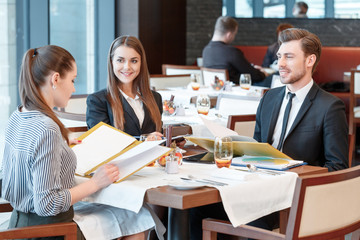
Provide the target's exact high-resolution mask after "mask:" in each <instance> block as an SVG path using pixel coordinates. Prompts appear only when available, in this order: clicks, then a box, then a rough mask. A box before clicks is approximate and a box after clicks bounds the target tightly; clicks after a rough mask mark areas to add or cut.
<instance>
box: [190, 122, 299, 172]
mask: <svg viewBox="0 0 360 240" xmlns="http://www.w3.org/2000/svg"><path fill="white" fill-rule="evenodd" d="M202 120H203V122H204V124H205V126H206V127H207V128H208V129H209V130H210V132H211V133H212V134H213V135H214V138H215V136H220V137H225V136H229V137H231V138H232V140H233V152H234V156H240V158H234V159H233V161H232V162H233V163H232V164H233V165H238V166H246V165H247V164H253V165H255V166H257V167H265V168H273V169H288V168H290V167H294V166H299V165H302V164H304V163H303V161H295V160H292V159H291V158H290V157H289V156H287V155H286V154H285V153H283V152H281V151H279V150H278V149H276V148H274V147H273V146H272V145H270V144H268V143H259V142H257V141H256V140H255V139H253V138H251V137H246V136H240V135H238V133H237V132H235V131H232V130H230V129H228V128H226V127H224V126H221V125H219V124H217V123H215V122H213V121H210V120H207V119H205V118H202ZM185 138H186V139H187V140H189V141H191V142H193V143H195V144H197V145H199V146H201V147H203V148H205V149H206V150H208V151H209V152H214V138H203V137H185ZM241 156H244V157H241ZM245 156H246V157H245ZM251 157H253V159H251V160H250V158H251ZM271 165H272V166H271Z"/></svg>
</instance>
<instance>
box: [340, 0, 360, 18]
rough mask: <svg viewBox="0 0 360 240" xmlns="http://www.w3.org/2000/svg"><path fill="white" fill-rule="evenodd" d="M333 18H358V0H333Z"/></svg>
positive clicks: (359, 7) (359, 6) (359, 3)
mask: <svg viewBox="0 0 360 240" xmlns="http://www.w3.org/2000/svg"><path fill="white" fill-rule="evenodd" d="M335 18H357V19H359V18H360V2H359V1H358V0H335Z"/></svg>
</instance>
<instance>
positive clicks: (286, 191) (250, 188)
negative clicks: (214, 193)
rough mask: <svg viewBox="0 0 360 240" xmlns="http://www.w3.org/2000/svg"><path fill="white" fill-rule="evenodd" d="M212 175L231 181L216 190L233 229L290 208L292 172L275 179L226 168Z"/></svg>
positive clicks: (293, 179) (294, 178) (277, 176)
mask: <svg viewBox="0 0 360 240" xmlns="http://www.w3.org/2000/svg"><path fill="white" fill-rule="evenodd" d="M213 176H214V177H216V178H221V177H222V178H224V179H225V178H226V179H229V180H231V181H232V184H229V185H228V186H225V187H217V188H218V190H219V192H220V195H221V199H222V202H223V205H224V208H225V211H226V214H227V215H228V217H229V219H230V222H231V223H232V225H233V226H234V227H237V226H239V225H241V224H246V223H248V222H251V221H253V220H256V219H258V218H260V217H263V216H266V215H268V214H270V213H272V212H275V211H279V210H282V209H285V208H289V207H290V206H291V203H292V198H293V194H294V189H295V183H296V178H297V174H296V173H292V172H286V173H285V174H281V175H276V176H274V175H269V174H264V173H247V172H242V171H237V170H234V169H228V168H221V169H219V170H218V171H215V172H214V173H213Z"/></svg>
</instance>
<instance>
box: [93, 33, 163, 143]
mask: <svg viewBox="0 0 360 240" xmlns="http://www.w3.org/2000/svg"><path fill="white" fill-rule="evenodd" d="M149 76H150V75H149V71H148V68H147V63H146V56H145V51H144V48H143V46H142V44H141V42H140V41H139V40H138V39H137V38H136V37H132V36H121V37H118V38H117V39H115V40H114V41H113V43H112V44H111V46H110V50H109V55H108V83H107V89H103V90H101V91H99V92H96V93H93V94H91V95H89V96H88V98H87V102H86V103H87V112H86V123H87V125H88V128H92V127H93V126H95V125H96V124H97V123H99V122H100V121H102V122H105V123H107V124H110V125H112V126H114V127H116V128H118V129H120V130H122V131H124V132H126V133H128V134H130V135H132V136H140V135H141V134H150V135H149V137H148V139H149V140H155V139H158V138H160V137H161V136H162V134H161V133H160V132H161V128H162V122H161V114H162V99H161V95H160V94H159V93H157V92H155V91H151V90H150V84H149V78H150V77H149Z"/></svg>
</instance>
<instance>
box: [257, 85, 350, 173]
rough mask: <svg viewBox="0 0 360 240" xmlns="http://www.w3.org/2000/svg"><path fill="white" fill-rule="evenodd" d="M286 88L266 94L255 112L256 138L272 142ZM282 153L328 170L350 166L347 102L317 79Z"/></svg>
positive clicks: (291, 129) (276, 89) (272, 90)
mask: <svg viewBox="0 0 360 240" xmlns="http://www.w3.org/2000/svg"><path fill="white" fill-rule="evenodd" d="M284 94H285V87H280V88H275V89H271V90H269V91H268V92H266V94H265V95H264V96H263V98H262V99H261V101H260V104H259V107H258V110H257V113H256V127H255V133H254V138H255V139H256V140H257V141H259V142H267V143H270V144H272V138H273V133H274V129H275V125H276V121H277V118H278V114H279V111H280V107H281V103H282V100H283V98H284ZM283 152H284V153H285V154H287V155H288V156H290V157H291V158H293V159H298V160H304V161H306V162H307V163H308V164H309V165H314V166H323V167H327V168H328V169H329V171H335V170H340V169H344V168H347V167H348V158H349V157H348V155H349V152H348V124H347V120H346V115H345V105H344V103H343V102H342V101H341V100H340V99H338V98H337V97H335V96H333V95H331V94H330V93H328V92H326V91H324V90H322V89H320V88H319V86H318V85H317V84H316V83H315V82H314V85H313V86H312V87H311V89H310V91H309V93H308V94H307V96H306V98H305V100H304V102H303V104H302V106H301V108H300V110H299V113H298V114H297V116H296V118H295V121H294V123H293V125H292V126H291V128H290V131H289V133H288V135H287V137H286V139H285V141H284V145H283Z"/></svg>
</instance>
